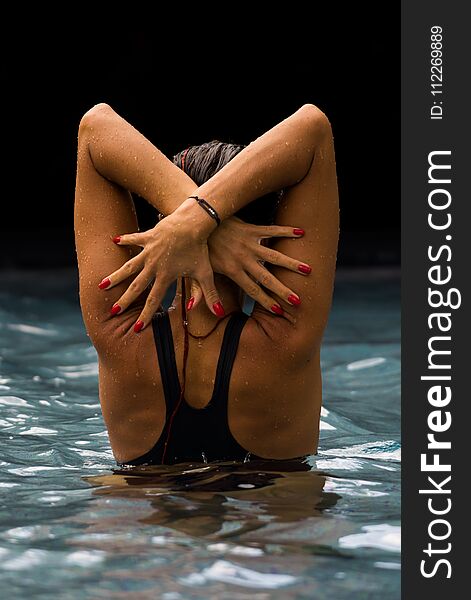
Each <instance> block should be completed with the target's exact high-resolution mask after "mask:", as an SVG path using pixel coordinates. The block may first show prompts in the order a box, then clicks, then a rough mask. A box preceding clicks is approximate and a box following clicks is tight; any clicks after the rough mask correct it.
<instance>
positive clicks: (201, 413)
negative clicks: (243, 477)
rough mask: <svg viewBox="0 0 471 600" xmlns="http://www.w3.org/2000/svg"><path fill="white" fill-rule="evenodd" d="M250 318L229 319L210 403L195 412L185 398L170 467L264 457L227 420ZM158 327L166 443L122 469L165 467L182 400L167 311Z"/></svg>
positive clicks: (157, 321)
mask: <svg viewBox="0 0 471 600" xmlns="http://www.w3.org/2000/svg"><path fill="white" fill-rule="evenodd" d="M247 319H248V315H247V314H245V313H244V312H238V313H234V314H233V315H231V316H230V317H229V321H228V323H227V326H226V330H225V331H224V338H223V341H222V345H221V352H220V354H219V360H218V364H217V370H216V379H215V382H214V389H213V395H212V397H211V400H210V402H209V403H208V404H207V405H206V406H205V407H204V408H193V407H192V406H190V405H189V404H188V403H187V402H186V401H185V399H184V398H183V399H182V402H181V404H180V407H179V409H178V410H177V412H176V414H175V416H174V418H173V422H172V426H171V435H170V438H169V440H168V442H167V449H166V451H165V461H164V464H175V463H179V462H187V461H195V460H196V461H203V462H208V461H226V460H229V461H232V460H236V461H248V460H249V459H250V458H253V459H260V457H258V456H256V455H254V454H252V453H250V452H247V450H245V449H244V448H242V446H241V445H240V444H239V443H238V442H237V441H236V440H235V439H234V436H233V435H232V433H231V431H230V429H229V423H228V418H227V402H228V393H229V381H230V377H231V372H232V367H233V364H234V359H235V357H236V354H237V348H238V345H239V339H240V335H241V333H242V329H243V327H244V325H245V323H246V322H247ZM152 328H153V331H154V339H155V344H156V347H157V356H158V361H159V367H160V374H161V376H162V385H163V388H164V394H165V404H166V408H167V420H166V423H165V427H164V429H163V431H162V434H161V436H160V438H159V439H158V441H157V443H156V444H155V446H154V447H153V448H151V450H149V451H148V452H146V453H145V454H143V455H142V456H140V457H139V458H135V459H133V460H130V461H126V462H125V463H118V465H119V466H122V465H124V464H126V465H143V464H162V457H163V452H164V446H165V442H166V440H167V434H168V431H169V427H170V417H171V415H172V414H173V411H174V409H175V407H176V406H177V403H178V400H179V398H180V391H181V389H180V382H179V380H178V371H177V364H176V361H175V348H174V345H173V336H172V328H171V326H170V319H169V316H168V312H167V311H165V312H160V313H155V315H154V317H153V319H152ZM261 460H264V459H261Z"/></svg>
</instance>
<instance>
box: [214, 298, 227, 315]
mask: <svg viewBox="0 0 471 600" xmlns="http://www.w3.org/2000/svg"><path fill="white" fill-rule="evenodd" d="M213 308H214V312H215V313H216V314H217V316H218V317H223V316H224V315H225V314H226V312H225V311H224V308H223V307H222V304H221V303H220V302H219V301H218V302H215V303H214V304H213Z"/></svg>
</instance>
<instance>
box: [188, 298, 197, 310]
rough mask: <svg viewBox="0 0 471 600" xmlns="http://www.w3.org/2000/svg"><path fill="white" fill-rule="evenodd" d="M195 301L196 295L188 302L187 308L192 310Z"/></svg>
mask: <svg viewBox="0 0 471 600" xmlns="http://www.w3.org/2000/svg"><path fill="white" fill-rule="evenodd" d="M194 303H195V298H194V296H192V297H191V298H190V299H189V300H188V302H187V304H186V310H188V311H190V310H191V309H192V308H193V304H194Z"/></svg>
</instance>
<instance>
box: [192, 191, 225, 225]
mask: <svg viewBox="0 0 471 600" xmlns="http://www.w3.org/2000/svg"><path fill="white" fill-rule="evenodd" d="M189 198H194V199H195V200H196V202H198V204H199V205H200V206H201V208H204V210H205V211H206V212H207V213H208V215H209V216H210V217H212V218H213V219H214V220H215V221H216V223H217V224H218V225H220V224H221V219H220V218H219V215H218V214H217V212H216V210H215V209H214V208H213V207H212V206H211V204H209V203H208V202H206V200H204V199H203V198H199V197H198V196H189Z"/></svg>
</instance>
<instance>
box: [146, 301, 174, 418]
mask: <svg viewBox="0 0 471 600" xmlns="http://www.w3.org/2000/svg"><path fill="white" fill-rule="evenodd" d="M152 329H153V331H154V340H155V345H156V348H157V355H158V358H159V367H160V375H161V377H162V385H163V388H164V394H165V404H166V405H167V415H168V414H171V412H170V411H172V410H173V409H174V407H175V406H176V404H177V402H178V400H179V398H180V382H179V380H178V370H177V362H176V360H175V347H174V345H173V336H172V327H171V325H170V318H169V315H168V312H167V311H165V312H157V313H155V314H154V317H153V319H152Z"/></svg>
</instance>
